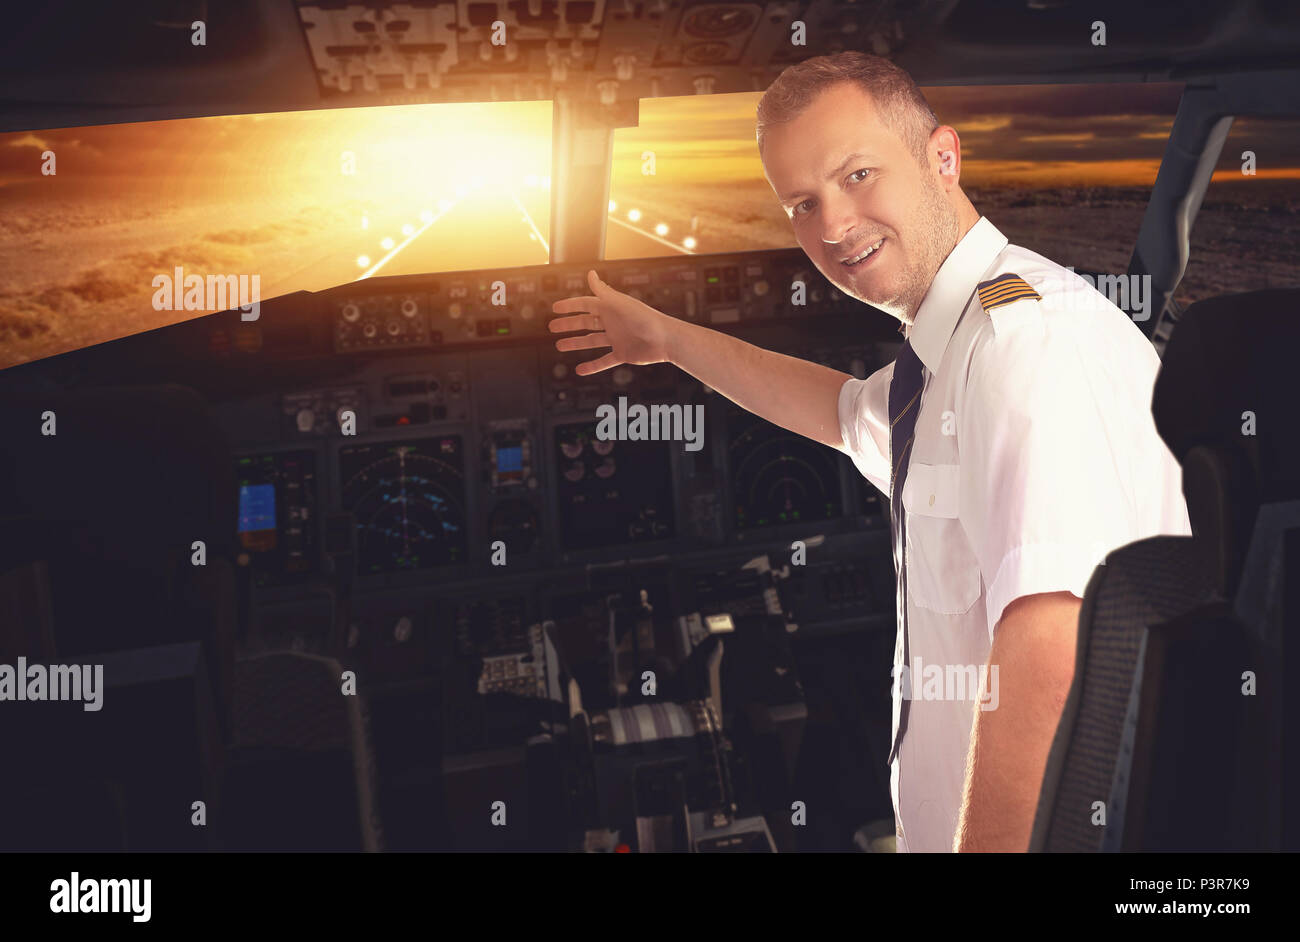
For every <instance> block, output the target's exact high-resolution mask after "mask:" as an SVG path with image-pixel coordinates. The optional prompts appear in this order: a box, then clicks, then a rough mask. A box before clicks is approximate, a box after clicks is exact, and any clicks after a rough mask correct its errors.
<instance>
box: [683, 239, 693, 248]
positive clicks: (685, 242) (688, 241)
mask: <svg viewBox="0 0 1300 942" xmlns="http://www.w3.org/2000/svg"><path fill="white" fill-rule="evenodd" d="M682 245H684V246H686V248H688V249H693V248H695V236H687V237H686V238H684V239H682Z"/></svg>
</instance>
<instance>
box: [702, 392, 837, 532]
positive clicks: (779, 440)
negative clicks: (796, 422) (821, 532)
mask: <svg viewBox="0 0 1300 942" xmlns="http://www.w3.org/2000/svg"><path fill="white" fill-rule="evenodd" d="M727 439H728V446H727V449H728V455H729V467H730V469H731V485H732V507H733V512H734V523H735V527H736V530H737V531H743V530H754V529H757V528H760V527H775V526H782V525H785V524H791V523H809V522H814V521H819V520H831V519H834V518H835V517H838V516H840V514H841V513H842V511H843V507H842V504H841V500H840V475H839V470H838V469H837V467H836V460H835V459H836V453H835V452H834V451H832V450H831V449H829V448H827V447H826V446H825V445H819V444H817V443H816V442H814V441H810V440H809V439H807V438H804V437H803V436H801V435H796V434H794V433H793V432H788V431H786V430H785V429H782V428H780V427H778V426H776V425H773V424H772V423H770V422H768V421H766V420H764V419H760V418H758V417H757V416H754V415H752V414H750V413H748V412H741V411H739V410H735V411H733V412H732V413H731V414H730V415H729V416H728V417H727Z"/></svg>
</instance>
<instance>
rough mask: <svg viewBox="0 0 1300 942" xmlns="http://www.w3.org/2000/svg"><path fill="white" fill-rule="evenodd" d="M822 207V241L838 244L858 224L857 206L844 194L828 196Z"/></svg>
mask: <svg viewBox="0 0 1300 942" xmlns="http://www.w3.org/2000/svg"><path fill="white" fill-rule="evenodd" d="M822 207H823V212H822V241H823V242H825V243H827V244H829V245H838V244H839V243H841V242H843V241H844V240H845V238H846V237H847V236H848V234H849V233H850V232H852V231H853V228H854V227H855V226H856V225H857V224H858V212H857V207H855V206H854V205H853V200H851V199H849V198H848V197H847V195H844V194H838V195H836V196H833V197H828V198H827V199H826V201H825V202H824V203H822Z"/></svg>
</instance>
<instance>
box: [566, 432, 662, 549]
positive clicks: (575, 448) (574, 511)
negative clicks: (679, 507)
mask: <svg viewBox="0 0 1300 942" xmlns="http://www.w3.org/2000/svg"><path fill="white" fill-rule="evenodd" d="M555 444H556V460H557V461H558V462H559V469H558V470H559V474H558V475H557V476H556V477H557V479H558V481H559V497H560V542H561V545H562V546H563V547H564V549H565V550H583V549H595V548H597V547H602V546H616V545H618V544H620V543H641V542H646V541H650V540H664V539H668V538H670V537H672V536H673V535H674V533H675V528H674V524H673V480H672V465H671V457H670V455H669V452H668V449H669V447H670V443H669V442H665V441H658V442H656V441H602V440H601V439H598V438H597V437H596V422H595V421H594V420H593V421H590V422H584V423H579V424H574V425H561V426H557V427H556V429H555Z"/></svg>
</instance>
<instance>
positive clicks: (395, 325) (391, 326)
mask: <svg viewBox="0 0 1300 942" xmlns="http://www.w3.org/2000/svg"><path fill="white" fill-rule="evenodd" d="M384 330H386V331H388V334H389V336H390V337H396V336H397V335H398V334H400V333H401V332H402V322H401V321H397V320H391V319H390V320H389V321H388V322H387V323H385V324H384Z"/></svg>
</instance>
